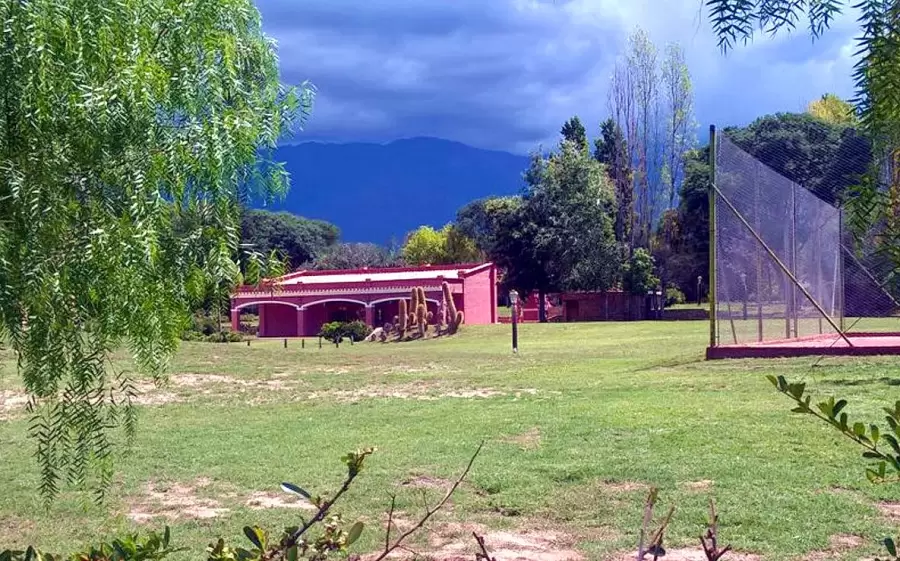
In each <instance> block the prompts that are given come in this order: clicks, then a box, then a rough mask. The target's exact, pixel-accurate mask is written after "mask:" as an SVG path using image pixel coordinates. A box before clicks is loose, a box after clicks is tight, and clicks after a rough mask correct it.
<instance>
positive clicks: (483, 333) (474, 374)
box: [0, 322, 900, 561]
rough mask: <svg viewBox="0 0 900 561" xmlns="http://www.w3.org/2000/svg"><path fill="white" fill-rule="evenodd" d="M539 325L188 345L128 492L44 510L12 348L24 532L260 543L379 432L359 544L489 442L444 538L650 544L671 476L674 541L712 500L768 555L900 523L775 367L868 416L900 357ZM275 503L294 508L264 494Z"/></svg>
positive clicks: (609, 553)
mask: <svg viewBox="0 0 900 561" xmlns="http://www.w3.org/2000/svg"><path fill="white" fill-rule="evenodd" d="M519 329H520V346H521V352H520V353H519V354H518V355H517V356H516V355H513V354H512V353H511V352H510V349H509V346H510V345H509V327H508V326H489V327H479V326H470V327H467V328H465V329H464V332H463V333H461V334H460V335H458V336H456V337H454V338H450V339H444V340H438V341H426V342H412V343H403V344H389V345H383V344H378V343H373V344H356V345H354V346H346V345H345V346H341V348H339V349H335V348H334V347H326V348H323V349H321V350H320V349H318V348H315V346H314V345H313V344H308V345H307V348H305V349H301V348H300V345H299V341H290V344H289V347H288V348H287V349H284V348H283V347H282V342H281V340H278V341H253V342H252V344H251V345H250V346H249V347H248V346H246V345H245V344H233V345H220V344H210V343H205V344H204V343H195V344H186V345H185V346H184V347H183V348H182V350H181V351H180V352H179V354H178V356H177V357H176V360H175V361H174V364H173V367H172V369H171V380H170V384H169V386H168V387H166V388H163V389H154V388H152V386H150V385H148V384H142V386H141V387H142V389H143V390H144V393H143V394H142V396H141V402H142V403H143V405H142V406H141V415H140V425H139V430H138V436H137V440H136V442H135V443H134V445H133V447H132V448H131V449H130V450H129V451H128V452H127V453H125V454H124V455H123V456H122V457H121V458H119V459H118V463H117V470H118V476H117V478H116V481H115V484H114V488H113V489H112V492H111V495H110V498H109V502H108V504H107V508H105V509H101V508H98V507H94V506H85V505H83V504H82V501H80V500H78V498H77V497H76V496H73V495H66V496H64V497H63V498H62V500H61V501H59V502H58V503H57V504H55V505H54V506H53V507H52V509H51V510H50V511H43V510H42V509H41V507H40V501H39V498H38V497H37V496H36V493H35V488H36V485H37V480H38V474H37V470H36V467H35V464H34V462H33V460H32V457H31V454H32V450H33V448H32V445H31V442H30V441H29V440H28V439H27V438H26V436H25V431H26V427H27V419H26V418H25V415H24V411H23V410H22V408H21V402H22V394H21V390H20V386H19V381H18V379H17V377H16V373H15V370H14V363H13V362H12V357H11V355H9V354H8V351H5V352H7V354H6V355H4V358H3V360H4V363H3V364H4V368H3V370H2V371H0V550H2V549H3V548H5V547H10V546H21V545H24V544H35V545H39V546H41V547H43V548H47V549H50V550H58V549H65V550H68V549H70V548H71V546H72V545H76V544H82V543H86V542H88V541H90V540H92V539H96V538H98V537H108V536H111V535H113V534H115V533H117V532H121V531H125V530H133V529H141V528H149V527H161V526H162V525H163V524H165V523H169V524H170V525H171V526H172V528H173V535H174V538H175V539H176V541H177V543H179V544H182V545H185V546H187V547H188V548H189V550H188V551H186V552H184V553H180V554H179V557H178V559H188V558H190V559H202V558H203V557H202V556H203V555H204V553H203V548H204V547H205V545H206V544H207V543H209V542H210V541H211V540H212V539H213V538H214V537H216V536H219V535H221V536H225V537H230V538H232V539H233V540H234V541H238V542H239V541H240V540H242V539H243V538H242V537H241V528H242V526H243V525H244V524H248V523H260V524H261V525H264V526H266V527H268V528H271V529H274V530H277V529H280V528H281V527H282V526H284V525H288V524H289V523H291V522H292V521H295V520H296V516H297V515H298V513H299V512H300V511H298V510H297V509H292V508H284V507H280V506H278V504H277V499H278V498H281V497H282V494H281V493H280V492H279V490H278V483H279V482H281V481H292V482H294V483H297V484H299V485H302V486H305V487H307V488H308V489H311V490H313V491H316V492H327V491H329V490H331V489H333V488H334V487H335V485H336V484H338V483H339V482H340V480H341V476H342V475H343V473H342V469H341V468H342V466H341V464H340V461H339V458H340V456H341V455H342V454H344V453H345V452H346V451H348V450H352V449H356V448H360V447H365V446H377V447H378V452H377V454H376V455H375V456H373V457H372V458H371V461H370V463H369V465H368V469H367V471H366V472H364V473H363V475H362V476H361V477H360V479H359V480H358V481H359V483H358V485H357V486H356V487H355V488H353V489H352V490H351V492H350V494H349V496H348V502H347V503H345V505H346V508H345V509H343V512H345V514H347V515H348V516H351V517H356V516H360V517H363V518H364V519H365V520H367V521H368V523H369V527H368V529H367V531H366V532H365V533H364V539H363V540H361V542H360V544H359V545H360V548H361V549H362V550H372V549H375V548H377V547H378V545H377V544H378V542H379V539H380V538H381V535H382V534H381V529H380V524H381V522H379V516H380V515H381V513H382V512H384V510H385V508H386V505H387V504H388V503H389V496H390V494H391V493H396V494H397V504H398V506H397V508H398V509H399V510H400V511H401V513H402V517H406V518H407V519H409V518H413V517H414V516H415V515H416V513H417V512H419V511H420V510H421V506H420V504H421V493H425V494H426V495H427V497H428V498H429V500H431V501H432V502H433V501H434V500H435V499H436V498H437V497H439V496H440V495H441V493H442V490H441V486H442V485H446V483H447V482H448V481H449V480H451V479H452V478H453V477H454V476H455V474H457V473H458V471H459V470H460V469H461V468H462V467H463V466H464V464H465V462H466V461H467V460H468V458H469V456H470V454H471V453H472V451H473V450H474V449H475V447H476V446H477V445H478V443H479V442H480V441H481V440H482V439H486V440H487V443H486V445H485V448H484V450H483V452H482V455H481V456H480V457H479V459H478V460H477V463H476V465H475V467H474V469H473V471H472V474H471V476H470V481H469V484H467V485H465V486H463V487H462V488H461V489H460V492H459V494H458V495H456V496H455V497H454V499H453V500H452V504H451V507H450V508H449V509H448V510H447V511H446V512H444V513H442V514H441V515H439V518H438V519H437V520H436V521H435V523H433V524H432V525H430V528H431V531H432V534H431V536H432V537H430V538H425V537H423V538H421V539H420V541H419V542H417V543H416V547H417V548H419V549H420V550H421V551H423V552H429V551H430V552H432V553H435V552H437V553H435V554H436V555H438V556H441V555H443V554H442V553H440V552H442V551H443V552H446V551H451V550H452V551H456V550H453V549H452V547H453V544H454V543H456V542H454V541H453V540H460V539H461V540H464V543H466V545H467V546H468V544H469V542H470V541H471V539H470V538H471V534H470V533H469V534H468V535H466V532H467V531H469V532H470V531H471V530H472V529H473V528H475V529H479V530H483V531H486V532H487V531H488V530H492V531H493V533H489V545H490V543H491V541H490V539H491V538H492V537H493V538H494V539H495V540H502V539H507V541H515V540H512V539H510V538H509V536H511V535H515V536H519V542H522V541H523V540H525V541H526V542H527V540H531V541H530V542H527V544H526V545H527V546H528V547H534V548H535V549H543V550H545V551H544V553H546V554H547V556H545V557H541V555H543V554H544V553H538V552H535V553H534V555H532V556H531V557H530V558H533V559H547V560H554V561H559V557H553V555H552V554H553V552H554V551H557V550H562V551H568V550H575V551H577V552H578V553H580V554H581V555H583V556H584V558H586V559H611V558H618V557H617V556H621V554H622V553H623V552H628V551H629V550H630V548H633V546H634V544H635V543H636V541H637V538H636V536H637V530H638V527H639V523H640V519H641V514H642V513H641V510H642V501H643V499H644V496H645V494H646V489H647V486H649V485H655V486H658V487H660V489H661V497H662V507H663V510H664V509H665V508H666V507H668V505H670V504H675V505H676V506H677V510H676V513H675V519H674V522H673V524H672V526H671V529H670V535H669V539H668V541H669V543H670V544H671V545H673V546H686V545H695V544H696V543H697V536H698V535H699V534H700V532H701V531H702V529H703V520H704V517H705V514H706V509H707V502H708V500H709V498H710V497H714V498H715V500H716V502H717V505H718V508H719V510H720V513H721V527H720V534H721V540H723V541H725V542H727V543H731V544H733V546H734V547H735V548H736V549H737V550H738V551H741V552H748V553H754V554H757V555H758V556H759V558H761V559H772V560H781V559H840V558H846V559H859V558H863V557H866V556H871V555H872V554H873V553H874V552H876V551H877V543H876V542H877V541H878V540H879V539H880V538H882V537H884V536H886V535H889V534H893V533H895V532H894V530H895V529H896V522H897V518H893V519H892V518H891V517H890V516H889V514H890V512H895V513H900V508H896V505H895V504H894V503H892V502H890V501H894V500H898V499H900V489H898V488H897V487H896V486H894V487H890V486H888V487H875V486H872V485H871V484H869V483H868V482H867V481H866V479H865V477H864V471H863V463H862V460H861V458H860V456H859V451H858V450H857V449H856V448H854V447H853V446H852V445H851V444H849V443H847V442H845V441H843V440H840V439H839V437H838V436H837V435H834V434H832V432H831V431H829V430H828V429H827V427H823V426H820V425H819V424H816V423H815V422H813V421H812V420H810V419H809V418H807V417H800V416H796V415H792V414H791V413H790V412H789V409H790V403H789V402H788V401H787V400H786V399H785V398H783V397H781V396H779V395H778V394H777V393H776V392H775V391H774V389H773V388H772V387H771V385H770V384H769V382H768V381H766V379H765V375H766V374H785V375H786V376H788V377H789V378H790V379H794V380H801V379H802V380H805V381H806V382H807V383H808V384H809V387H810V388H811V390H812V391H813V392H814V393H816V394H819V395H823V396H825V395H834V394H838V395H841V396H844V397H847V398H848V399H849V400H850V406H849V407H848V411H849V412H850V413H851V415H852V416H857V415H861V416H866V417H867V418H868V419H871V420H873V421H874V420H880V419H881V417H882V415H881V414H880V413H879V411H880V408H881V406H883V405H886V404H888V403H893V402H894V401H895V400H897V399H900V392H898V389H897V388H898V385H900V376H898V375H897V374H896V372H897V366H898V359H896V358H871V359H870V358H867V359H856V360H849V359H833V358H829V359H825V360H822V361H819V362H818V363H817V365H816V366H815V367H813V363H815V362H817V361H816V360H815V359H810V358H806V359H796V360H769V361H719V362H704V361H703V360H702V357H703V351H704V345H705V341H706V337H707V333H708V327H707V324H706V323H705V322H655V323H616V324H613V323H606V324H603V323H600V324H551V325H537V324H523V325H521V326H520V327H519ZM310 343H311V342H310ZM126 358H127V357H126V356H125V355H124V354H123V355H122V356H121V357H118V359H117V360H119V361H120V362H121V364H122V365H125V364H127V361H126ZM272 503H275V504H272ZM267 505H268V506H275V508H259V507H260V506H267ZM660 514H662V513H660ZM154 517H155V518H154ZM538 530H540V531H539V532H538ZM502 531H505V533H503V532H502ZM513 533H516V534H513ZM435 536H436V537H435ZM504 536H505V538H504ZM523 536H525V537H523ZM526 537H527V540H526ZM495 543H496V542H495ZM448 544H450V545H448ZM528 544H530V545H528ZM520 545H521V544H520ZM448 547H449V548H451V549H447V548H448ZM442 548H443V549H442ZM547 552H549V553H547ZM498 557H499V558H500V561H509V560H510V557H508V556H507V557H505V558H504V557H503V556H502V555H500V554H498ZM728 559H729V557H728V556H726V557H725V558H723V560H724V561H727V560H728Z"/></svg>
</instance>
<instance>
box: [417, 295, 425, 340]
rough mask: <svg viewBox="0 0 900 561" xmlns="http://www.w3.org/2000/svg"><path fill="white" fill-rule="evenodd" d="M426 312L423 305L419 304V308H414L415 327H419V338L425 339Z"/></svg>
mask: <svg viewBox="0 0 900 561" xmlns="http://www.w3.org/2000/svg"><path fill="white" fill-rule="evenodd" d="M427 313H428V312H427V310H426V309H425V304H424V303H423V304H419V307H418V308H416V325H417V326H418V327H419V337H421V338H424V337H425V327H426V326H427V325H428V322H427V319H426V316H427Z"/></svg>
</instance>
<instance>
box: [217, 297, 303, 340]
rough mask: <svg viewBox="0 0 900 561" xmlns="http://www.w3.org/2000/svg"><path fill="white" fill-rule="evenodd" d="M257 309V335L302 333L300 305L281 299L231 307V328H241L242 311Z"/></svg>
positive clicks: (295, 334)
mask: <svg viewBox="0 0 900 561" xmlns="http://www.w3.org/2000/svg"><path fill="white" fill-rule="evenodd" d="M247 308H249V309H251V310H252V309H254V308H255V309H256V312H257V314H258V316H259V327H258V330H257V333H256V335H257V337H297V336H298V335H299V334H300V333H302V329H301V325H300V323H301V322H300V318H301V314H300V306H298V305H296V304H292V303H291V302H283V301H279V300H264V301H252V302H247V303H244V304H241V305H239V306H235V307H234V308H232V309H231V328H232V329H233V330H234V331H238V330H239V328H240V320H241V311H242V310H244V309H247Z"/></svg>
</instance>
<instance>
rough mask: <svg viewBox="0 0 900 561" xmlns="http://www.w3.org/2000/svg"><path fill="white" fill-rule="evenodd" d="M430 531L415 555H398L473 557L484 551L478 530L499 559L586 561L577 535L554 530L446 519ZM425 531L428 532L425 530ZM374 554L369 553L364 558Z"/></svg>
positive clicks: (401, 525) (398, 526)
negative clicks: (578, 547) (497, 526)
mask: <svg viewBox="0 0 900 561" xmlns="http://www.w3.org/2000/svg"><path fill="white" fill-rule="evenodd" d="M411 526H412V522H411V521H410V520H408V519H406V518H405V517H403V516H399V517H398V518H397V519H395V530H399V531H401V532H402V531H405V530H407V529H409V528H410V527H411ZM423 532H424V533H425V534H427V535H426V537H425V539H424V540H423V542H424V543H423V544H422V545H421V546H416V545H410V549H412V550H413V551H415V555H414V554H413V553H411V552H409V551H394V552H393V553H392V554H391V557H393V558H394V559H411V558H413V557H419V558H425V559H434V560H438V561H471V560H472V559H474V558H475V553H476V552H477V551H480V550H479V548H478V543H477V542H476V541H475V538H474V537H473V536H472V533H473V532H474V533H476V534H478V535H479V536H482V537H483V538H484V542H485V546H486V547H487V549H488V551H489V553H490V554H491V557H495V558H496V559H498V561H582V560H584V559H585V557H584V555H583V554H582V553H580V552H578V551H577V550H575V548H574V546H575V541H576V540H575V538H574V537H573V536H570V535H568V534H564V533H562V532H557V531H553V530H537V529H524V530H491V529H489V528H487V527H486V526H484V525H482V524H477V523H474V522H467V523H457V522H445V523H440V524H437V523H436V524H434V525H432V526H431V527H430V528H429V530H423ZM423 535H424V534H423ZM372 557H374V555H366V556H364V557H363V561H368V560H370V559H371V558H372Z"/></svg>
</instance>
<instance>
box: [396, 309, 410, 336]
mask: <svg viewBox="0 0 900 561" xmlns="http://www.w3.org/2000/svg"><path fill="white" fill-rule="evenodd" d="M397 317H398V319H399V321H398V322H397V330H398V331H400V336H401V337H402V336H403V335H405V334H406V328H407V325H408V321H409V313H408V312H407V311H406V300H400V313H399V314H398V316H397Z"/></svg>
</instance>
